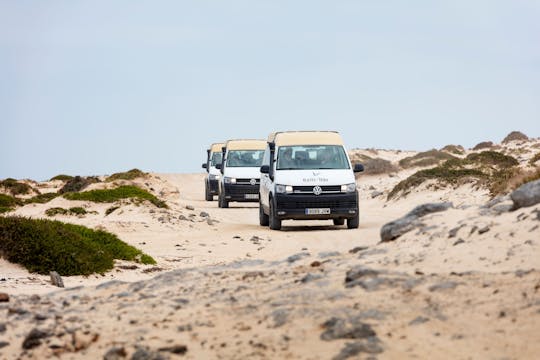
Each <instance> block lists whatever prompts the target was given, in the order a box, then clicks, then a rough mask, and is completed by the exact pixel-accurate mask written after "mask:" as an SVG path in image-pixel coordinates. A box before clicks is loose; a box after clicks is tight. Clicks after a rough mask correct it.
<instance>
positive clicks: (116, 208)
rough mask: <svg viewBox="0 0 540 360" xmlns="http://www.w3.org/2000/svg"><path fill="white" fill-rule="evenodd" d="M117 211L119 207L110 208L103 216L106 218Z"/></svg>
mask: <svg viewBox="0 0 540 360" xmlns="http://www.w3.org/2000/svg"><path fill="white" fill-rule="evenodd" d="M118 209H120V206H111V207H110V208H108V209H107V210H105V216H108V215H110V214H112V213H113V212H114V211H116V210H118Z"/></svg>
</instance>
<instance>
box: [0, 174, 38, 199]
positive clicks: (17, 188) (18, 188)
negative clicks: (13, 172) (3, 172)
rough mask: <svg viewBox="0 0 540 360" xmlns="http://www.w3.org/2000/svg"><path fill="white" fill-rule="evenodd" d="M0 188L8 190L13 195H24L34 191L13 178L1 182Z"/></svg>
mask: <svg viewBox="0 0 540 360" xmlns="http://www.w3.org/2000/svg"><path fill="white" fill-rule="evenodd" d="M0 186H1V187H4V188H6V189H7V190H8V191H9V192H10V193H11V195H24V194H28V193H29V192H30V191H32V187H31V186H30V185H28V184H25V183H23V182H20V181H17V180H15V179H12V178H7V179H5V180H2V181H0Z"/></svg>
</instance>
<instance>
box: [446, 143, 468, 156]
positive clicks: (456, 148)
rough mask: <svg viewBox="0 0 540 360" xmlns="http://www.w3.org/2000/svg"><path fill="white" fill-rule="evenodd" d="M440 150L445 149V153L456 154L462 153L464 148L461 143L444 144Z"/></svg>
mask: <svg viewBox="0 0 540 360" xmlns="http://www.w3.org/2000/svg"><path fill="white" fill-rule="evenodd" d="M440 151H445V152H447V153H451V154H456V155H463V154H464V153H465V149H464V148H463V146H461V145H446V146H445V147H443V148H442V149H441V150H440Z"/></svg>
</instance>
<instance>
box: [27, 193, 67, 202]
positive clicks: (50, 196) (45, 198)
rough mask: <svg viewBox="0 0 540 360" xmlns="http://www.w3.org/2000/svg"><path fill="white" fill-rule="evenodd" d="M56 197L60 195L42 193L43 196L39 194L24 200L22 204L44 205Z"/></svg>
mask: <svg viewBox="0 0 540 360" xmlns="http://www.w3.org/2000/svg"><path fill="white" fill-rule="evenodd" d="M58 196H60V194H58V193H43V194H39V195H36V196H34V197H31V198H30V199H26V200H24V203H25V204H34V203H37V204H46V203H48V202H49V201H51V200H52V199H54V198H56V197H58Z"/></svg>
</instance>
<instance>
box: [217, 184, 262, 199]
mask: <svg viewBox="0 0 540 360" xmlns="http://www.w3.org/2000/svg"><path fill="white" fill-rule="evenodd" d="M224 190H225V194H224V195H225V199H227V200H228V201H239V202H259V184H256V185H251V184H224Z"/></svg>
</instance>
